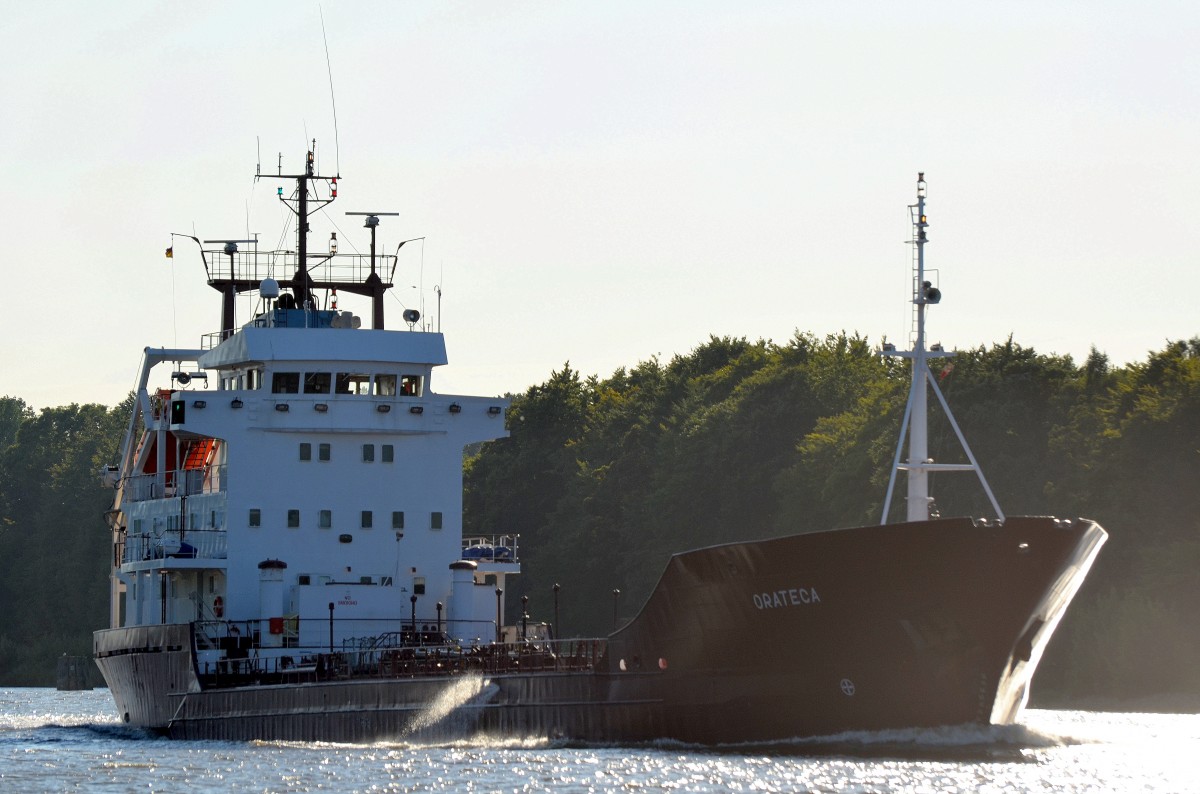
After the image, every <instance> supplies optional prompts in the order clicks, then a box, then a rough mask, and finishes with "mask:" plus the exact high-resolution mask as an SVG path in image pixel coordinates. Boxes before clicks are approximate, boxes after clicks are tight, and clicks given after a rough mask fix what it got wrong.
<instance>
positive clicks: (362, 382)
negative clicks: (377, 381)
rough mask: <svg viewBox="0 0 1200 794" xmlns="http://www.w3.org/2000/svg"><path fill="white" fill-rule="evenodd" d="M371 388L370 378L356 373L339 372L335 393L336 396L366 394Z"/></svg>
mask: <svg viewBox="0 0 1200 794" xmlns="http://www.w3.org/2000/svg"><path fill="white" fill-rule="evenodd" d="M370 388H371V376H370V375H363V374H360V373H356V372H339V373H338V374H337V385H336V388H335V391H336V392H337V393H338V394H368V393H370Z"/></svg>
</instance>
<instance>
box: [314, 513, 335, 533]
mask: <svg viewBox="0 0 1200 794" xmlns="http://www.w3.org/2000/svg"><path fill="white" fill-rule="evenodd" d="M317 526H318V527H320V528H321V529H329V528H330V527H332V526H333V511H332V510H321V511H319V512H318V513H317Z"/></svg>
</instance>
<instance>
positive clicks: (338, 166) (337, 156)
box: [317, 6, 342, 177]
mask: <svg viewBox="0 0 1200 794" xmlns="http://www.w3.org/2000/svg"><path fill="white" fill-rule="evenodd" d="M317 11H318V13H320V15H321V40H322V41H324V42H325V71H327V72H328V73H329V104H330V105H331V106H332V107H333V166H334V170H335V171H336V172H337V175H338V176H339V177H340V176H341V175H342V159H341V154H342V152H341V149H340V148H339V147H338V126H337V100H336V99H334V96H333V66H331V65H330V63H329V37H328V36H326V35H325V12H324V11H323V10H322V9H321V7H320V6H317Z"/></svg>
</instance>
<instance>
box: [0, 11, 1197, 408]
mask: <svg viewBox="0 0 1200 794" xmlns="http://www.w3.org/2000/svg"><path fill="white" fill-rule="evenodd" d="M322 13H323V15H324V22H325V33H326V36H327V39H328V45H329V58H330V63H331V65H332V78H333V80H332V81H333V89H334V92H333V93H334V96H335V98H336V107H337V137H336V141H335V131H334V124H333V113H332V110H331V101H330V77H329V72H327V70H326V57H325V49H324V45H323V43H322V29H321V14H322ZM0 29H2V30H3V43H4V46H3V47H2V48H0V74H2V77H0V107H2V108H3V114H2V118H3V123H2V124H0V153H2V157H3V165H4V168H3V174H4V179H5V181H4V186H3V188H2V189H0V222H2V223H3V229H4V235H3V238H4V243H3V245H2V246H0V272H3V273H4V275H5V281H6V285H5V286H6V289H5V290H4V293H3V294H4V295H5V298H6V303H7V311H6V312H5V314H4V317H5V319H4V321H3V331H4V336H5V340H4V344H3V347H2V348H0V350H2V352H0V394H7V395H12V396H16V397H21V398H23V399H24V400H26V401H27V402H29V403H30V404H32V405H33V406H35V407H37V408H42V407H48V406H56V405H65V404H68V403H72V402H102V403H106V404H113V403H115V402H117V401H119V400H120V399H121V398H122V397H123V396H124V395H125V394H126V393H127V392H128V391H129V389H130V388H131V387H132V386H133V382H134V378H135V376H136V373H137V366H138V363H139V360H140V356H141V350H142V348H144V347H146V346H153V347H160V346H167V347H175V346H178V347H192V346H198V344H199V339H200V337H201V335H202V334H204V333H208V332H211V331H215V330H217V327H218V324H219V319H220V301H219V295H218V293H217V292H215V291H213V290H212V289H210V288H209V287H208V286H207V285H206V284H205V282H204V271H203V266H202V263H201V261H200V258H199V255H198V254H196V253H195V248H194V245H193V244H192V243H190V242H188V241H177V243H176V248H175V250H176V257H175V258H174V259H173V260H167V259H165V257H164V255H163V252H164V249H166V247H167V246H168V245H170V244H171V238H170V234H171V232H184V233H192V231H193V230H194V231H195V233H196V234H197V235H198V236H199V237H201V238H202V239H204V238H209V239H211V238H228V237H242V236H244V235H245V234H246V232H247V229H248V230H249V231H250V232H258V233H260V235H261V238H262V239H263V240H264V241H274V240H276V239H278V237H279V235H280V232H281V228H282V225H281V224H282V219H283V214H282V213H281V211H280V208H279V206H278V201H277V200H276V199H275V197H274V192H275V186H276V184H278V183H277V182H274V181H269V182H268V181H264V182H260V183H259V184H257V185H255V184H254V182H253V175H254V171H255V166H256V162H257V161H258V158H259V154H258V152H259V151H261V161H262V165H263V170H264V171H271V172H273V171H274V170H275V164H276V162H277V158H278V155H279V153H282V155H283V162H284V167H285V172H286V171H295V170H296V169H297V168H299V167H300V164H301V162H302V158H303V156H304V151H305V144H306V141H307V140H308V139H311V138H316V139H317V147H318V162H319V170H320V172H321V173H325V174H328V173H333V172H338V171H340V173H341V176H342V179H341V180H340V191H339V193H340V198H339V199H338V201H337V202H335V203H334V204H333V205H331V207H329V208H328V210H327V212H328V219H332V221H333V222H335V223H336V224H337V226H338V227H339V228H340V229H341V230H342V233H340V234H339V235H338V237H339V240H341V244H342V250H343V251H345V250H348V249H349V247H350V246H351V245H353V246H356V247H357V248H359V249H360V250H366V248H367V240H368V237H367V236H366V235H365V233H364V231H365V230H363V229H361V219H358V220H355V219H351V218H346V217H345V215H344V213H345V212H347V211H356V210H374V211H393V212H398V213H400V215H399V216H398V217H396V218H385V219H384V222H383V226H382V230H381V238H380V239H381V241H382V242H383V243H384V246H385V247H387V248H388V250H389V252H390V251H391V250H393V249H394V247H395V243H397V242H399V241H400V240H403V239H406V238H411V237H421V236H424V237H426V242H425V247H424V249H423V250H422V249H421V248H420V247H419V246H417V245H416V244H413V245H410V246H406V247H405V248H404V249H403V254H402V258H401V265H400V270H399V271H398V274H397V278H396V281H397V290H396V296H397V298H398V299H399V300H393V299H390V298H389V300H388V302H387V306H388V310H389V315H390V316H389V327H392V328H400V327H403V323H402V321H401V318H400V312H401V302H403V305H405V306H414V307H417V308H420V307H421V306H422V305H424V307H425V309H426V314H427V316H430V317H431V318H432V320H433V322H434V323H436V322H437V317H436V314H437V312H436V309H435V305H436V297H435V295H434V292H433V288H434V285H440V286H441V288H442V290H443V293H444V297H443V304H442V307H443V316H442V318H441V327H442V330H443V331H444V332H445V333H446V339H447V347H448V350H449V356H450V365H449V366H448V367H443V368H441V370H440V372H438V373H436V374H435V379H434V383H433V387H434V389H435V390H436V391H439V392H443V393H465V394H472V393H478V394H488V395H490V394H498V393H502V392H505V391H513V392H519V391H523V390H524V389H526V388H527V387H528V386H530V385H532V384H534V383H540V382H542V381H543V380H545V379H546V378H547V377H548V375H549V374H550V372H551V371H552V370H553V369H556V368H558V367H561V366H562V365H563V363H564V362H566V361H568V360H569V361H570V362H571V364H572V366H573V367H575V368H576V369H579V370H581V371H582V372H583V374H585V375H590V374H597V375H600V376H602V377H603V376H607V375H609V374H611V373H612V371H613V370H614V369H615V368H617V367H619V366H632V365H634V364H636V363H637V362H638V361H641V360H645V359H647V358H649V357H651V356H654V355H656V354H657V355H660V356H661V357H662V359H663V360H664V361H666V360H669V359H670V358H671V356H672V355H674V354H676V353H687V352H688V351H690V350H691V349H693V348H694V347H696V346H697V345H699V344H701V343H703V342H705V341H706V340H707V338H708V336H709V334H717V335H733V336H745V337H748V338H750V339H758V338H767V339H773V340H775V341H777V342H784V341H786V340H787V339H788V338H790V337H791V335H792V333H793V332H794V331H795V330H796V329H800V330H804V331H811V332H814V333H816V334H818V335H824V334H827V333H836V332H838V331H842V330H845V331H848V332H854V331H857V332H860V333H862V334H865V335H867V336H869V337H870V338H871V339H872V341H873V342H878V340H879V339H880V338H881V337H882V336H884V335H886V336H887V337H889V338H890V339H892V340H894V341H897V342H901V343H903V342H904V341H905V340H906V339H907V337H908V332H909V322H910V311H909V310H910V308H911V307H910V306H909V304H908V303H907V302H906V301H907V300H908V296H909V289H910V282H909V279H910V270H909V268H910V257H911V254H910V248H909V246H907V245H905V244H904V243H905V241H906V240H908V239H909V236H910V227H909V218H908V210H907V209H906V207H907V205H908V204H909V203H912V202H913V201H914V188H915V184H914V183H915V179H916V174H917V172H918V171H924V172H925V174H926V178H927V180H928V183H929V203H928V207H927V209H928V214H929V220H930V224H931V225H930V229H929V237H930V240H931V243H930V245H929V247H928V249H927V255H928V265H929V267H931V268H933V269H936V271H937V274H936V276H937V279H938V281H939V283H940V286H941V289H942V292H943V295H944V298H943V300H942V303H941V305H940V306H938V307H936V308H935V309H933V310H932V311H931V314H930V319H929V327H930V333H931V341H938V340H940V341H941V342H943V343H944V344H945V345H946V346H947V347H958V348H970V347H974V346H976V345H979V344H991V343H993V342H1000V341H1003V340H1004V339H1005V338H1007V337H1008V336H1009V334H1012V335H1013V337H1014V339H1015V340H1016V341H1017V342H1018V343H1020V344H1022V345H1026V346H1031V347H1034V348H1036V349H1037V350H1038V351H1039V352H1043V353H1052V352H1054V353H1067V354H1070V355H1072V356H1074V357H1075V358H1076V360H1077V361H1080V360H1082V358H1083V357H1084V356H1086V355H1087V352H1088V350H1089V348H1090V347H1091V346H1092V345H1095V346H1096V347H1097V348H1099V349H1100V350H1101V351H1103V352H1106V353H1107V354H1108V355H1109V356H1110V357H1111V359H1112V360H1113V361H1114V362H1115V363H1125V362H1128V361H1134V360H1143V359H1144V358H1145V356H1146V354H1147V352H1148V351H1150V350H1158V349H1161V348H1162V347H1163V345H1164V344H1165V343H1166V341H1167V340H1174V339H1184V338H1190V337H1192V336H1196V335H1198V334H1200V310H1198V299H1200V273H1198V268H1197V259H1198V254H1200V222H1198V221H1200V174H1198V173H1197V172H1198V170H1200V169H1198V168H1197V166H1198V165H1200V101H1198V100H1200V97H1198V89H1200V47H1198V46H1197V42H1200V6H1198V5H1197V4H1195V3H1184V2H1178V3H1175V2H1162V1H1157V2H1156V1H1154V0H1151V1H1150V2H1138V3H1132V2H1126V3H1117V2H1075V3H1068V2H1053V1H1052V0H1051V1H1049V2H1046V1H1039V2H1008V3H971V2H921V3H896V2H778V3H776V2H759V3H743V2H721V3H716V2H649V1H648V0H641V1H640V2H592V3H576V2H548V3H535V2H517V3H504V2H477V3H447V2H436V3H434V2H406V3H358V2H337V1H336V0H326V1H325V2H324V3H322V4H320V5H318V4H317V3H316V2H304V1H296V0H291V1H289V2H254V3H250V2H244V0H243V1H242V2H193V3H182V2H169V3H168V2H162V3H151V2H120V3H97V2H43V3H37V4H34V3H28V2H21V3H17V2H13V1H12V0H3V4H2V6H0ZM328 219H327V218H326V217H322V216H317V217H316V218H315V219H314V232H313V234H312V236H311V237H310V241H311V242H310V244H311V245H312V246H313V248H314V250H319V249H321V248H322V247H323V246H325V244H326V241H327V240H328V238H329V232H330V230H331V228H332V227H331V226H330V223H329V220H328ZM287 245H288V247H294V245H295V243H294V237H293V238H291V239H289V240H288V242H287ZM422 265H423V268H422ZM343 308H354V309H358V310H360V313H361V314H363V315H364V317H365V316H366V314H367V307H366V306H361V307H360V306H358V305H354V304H351V303H350V302H349V301H347V300H343ZM238 312H239V315H238V319H239V321H244V320H246V319H248V304H247V303H245V302H242V303H239V306H238Z"/></svg>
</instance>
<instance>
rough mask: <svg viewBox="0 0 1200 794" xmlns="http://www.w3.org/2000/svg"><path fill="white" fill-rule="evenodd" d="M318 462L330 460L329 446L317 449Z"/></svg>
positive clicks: (322, 445) (325, 445)
mask: <svg viewBox="0 0 1200 794" xmlns="http://www.w3.org/2000/svg"><path fill="white" fill-rule="evenodd" d="M317 460H329V445H328V444H321V445H320V446H318V447H317Z"/></svg>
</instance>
